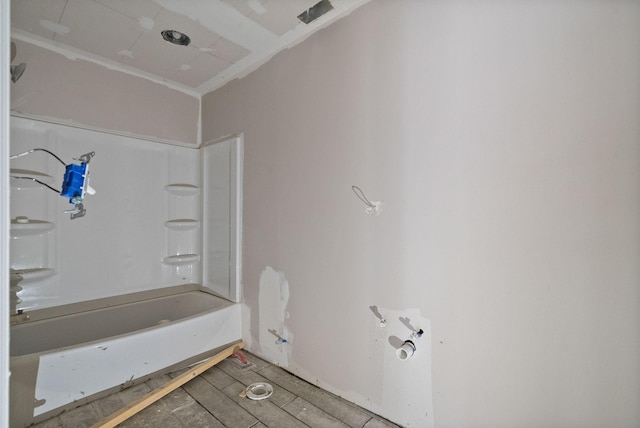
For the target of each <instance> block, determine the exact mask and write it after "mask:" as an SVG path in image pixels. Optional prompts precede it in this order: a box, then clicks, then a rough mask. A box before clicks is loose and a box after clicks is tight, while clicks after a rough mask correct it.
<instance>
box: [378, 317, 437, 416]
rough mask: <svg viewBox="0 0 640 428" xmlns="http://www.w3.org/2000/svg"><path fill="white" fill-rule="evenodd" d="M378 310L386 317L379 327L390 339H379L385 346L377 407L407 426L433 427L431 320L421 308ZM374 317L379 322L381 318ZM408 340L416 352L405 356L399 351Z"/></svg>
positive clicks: (381, 411) (379, 343) (379, 342)
mask: <svg viewBox="0 0 640 428" xmlns="http://www.w3.org/2000/svg"><path fill="white" fill-rule="evenodd" d="M378 310H379V314H381V316H382V317H384V318H383V319H385V320H386V324H385V327H382V328H381V327H378V330H379V332H382V331H384V332H385V335H386V336H387V340H385V341H378V342H377V346H381V347H383V348H384V349H382V353H383V360H384V363H383V386H382V406H381V408H380V409H374V410H379V411H380V413H382V414H384V415H385V416H387V417H388V418H390V419H391V420H394V421H397V422H399V423H400V424H401V425H402V426H405V427H408V428H409V427H419V428H430V427H433V426H434V417H433V395H432V389H431V321H430V320H428V319H427V318H425V317H423V316H422V315H421V313H420V310H419V309H402V310H393V309H387V308H378ZM376 317H377V315H376ZM374 320H375V321H374V322H376V323H379V322H380V321H379V318H374ZM420 330H422V331H421V332H420ZM418 333H420V334H418ZM407 340H411V341H412V342H413V343H414V344H415V353H414V354H413V355H412V356H411V357H410V358H408V359H405V360H402V359H400V358H399V357H398V354H397V351H398V348H400V347H401V346H402V344H403V343H404V342H405V341H407Z"/></svg>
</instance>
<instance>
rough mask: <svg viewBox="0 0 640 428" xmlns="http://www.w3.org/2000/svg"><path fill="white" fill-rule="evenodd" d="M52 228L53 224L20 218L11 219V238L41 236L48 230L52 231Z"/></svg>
mask: <svg viewBox="0 0 640 428" xmlns="http://www.w3.org/2000/svg"><path fill="white" fill-rule="evenodd" d="M53 228H54V224H53V223H51V222H49V221H45V220H34V219H27V218H20V217H18V218H15V219H11V237H12V238H21V237H23V236H34V235H43V234H45V233H47V232H49V231H50V230H53Z"/></svg>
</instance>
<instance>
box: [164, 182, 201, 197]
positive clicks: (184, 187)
mask: <svg viewBox="0 0 640 428" xmlns="http://www.w3.org/2000/svg"><path fill="white" fill-rule="evenodd" d="M164 190H166V191H167V192H168V193H169V194H171V195H174V196H195V195H197V194H198V193H200V188H199V187H198V186H196V185H194V184H184V183H176V184H167V185H166V186H164Z"/></svg>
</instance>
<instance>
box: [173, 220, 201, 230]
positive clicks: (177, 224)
mask: <svg viewBox="0 0 640 428" xmlns="http://www.w3.org/2000/svg"><path fill="white" fill-rule="evenodd" d="M164 226H165V227H166V228H167V229H169V230H195V229H197V228H198V227H200V222H199V221H198V220H195V219H192V218H178V219H175V220H169V221H166V222H165V223H164Z"/></svg>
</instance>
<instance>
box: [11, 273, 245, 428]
mask: <svg viewBox="0 0 640 428" xmlns="http://www.w3.org/2000/svg"><path fill="white" fill-rule="evenodd" d="M28 315H29V317H30V320H29V321H27V322H24V323H20V324H17V325H12V326H11V348H10V354H11V358H10V368H11V379H10V381H11V382H10V400H11V402H10V426H11V427H12V428H14V427H24V426H28V425H30V424H31V423H33V422H38V421H41V420H44V419H47V418H49V417H52V416H54V415H55V414H57V413H61V412H62V411H64V410H66V409H69V408H72V407H75V406H77V405H79V404H84V403H85V402H88V401H91V400H93V399H96V398H98V397H100V396H102V395H105V394H107V393H109V392H112V391H113V390H114V388H115V389H117V388H122V387H127V386H130V385H133V384H135V383H137V382H140V381H143V380H145V379H146V378H148V377H149V375H150V374H155V373H158V372H162V371H166V370H167V369H169V368H171V367H177V366H180V365H185V366H186V365H187V363H192V362H195V361H197V360H198V359H203V358H204V357H206V356H208V355H211V354H213V353H214V352H215V351H216V350H218V349H220V348H222V347H225V346H228V345H229V344H231V343H233V342H236V341H238V340H240V338H241V333H240V331H241V328H240V306H239V304H234V303H231V302H228V301H226V300H224V299H221V298H219V297H216V296H214V295H212V294H210V293H207V292H206V291H204V290H202V289H201V287H200V286H199V285H197V284H188V285H183V286H178V287H170V288H167V289H162V290H154V291H147V292H141V293H134V294H130V295H126V296H117V297H111V298H105V299H98V300H93V301H89V302H82V303H77V304H71V305H65V306H60V307H57V308H47V309H41V310H37V311H33V312H31V313H29V314H28ZM136 381H137V382H136Z"/></svg>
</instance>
